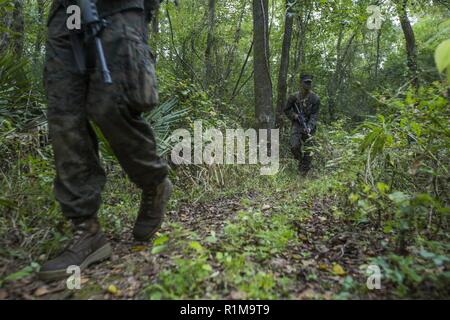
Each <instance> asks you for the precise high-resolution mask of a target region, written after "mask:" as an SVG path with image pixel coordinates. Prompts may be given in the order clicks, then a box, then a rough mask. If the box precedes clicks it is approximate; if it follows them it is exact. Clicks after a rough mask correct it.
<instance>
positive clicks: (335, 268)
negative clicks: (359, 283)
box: [333, 263, 347, 276]
mask: <svg viewBox="0 0 450 320" xmlns="http://www.w3.org/2000/svg"><path fill="white" fill-rule="evenodd" d="M333 273H334V274H335V275H338V276H345V275H346V274H347V272H345V270H344V268H342V266H341V265H340V264H337V263H336V264H334V265H333Z"/></svg>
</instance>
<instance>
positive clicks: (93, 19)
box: [77, 0, 112, 84]
mask: <svg viewBox="0 0 450 320" xmlns="http://www.w3.org/2000/svg"><path fill="white" fill-rule="evenodd" d="M77 4H78V6H79V7H80V9H81V16H82V21H83V25H84V28H85V40H86V41H87V42H89V41H91V40H94V43H95V47H96V51H97V56H98V60H99V62H100V68H101V70H102V76H103V82H104V83H105V84H112V79H111V73H110V71H109V69H108V65H107V63H106V58H105V53H104V51H103V45H102V40H101V39H100V33H101V32H102V31H103V29H104V28H105V27H106V25H107V22H106V20H104V19H100V18H99V16H98V10H97V6H96V4H95V1H94V0H77Z"/></svg>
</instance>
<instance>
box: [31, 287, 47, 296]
mask: <svg viewBox="0 0 450 320" xmlns="http://www.w3.org/2000/svg"><path fill="white" fill-rule="evenodd" d="M49 292H50V290H49V289H48V288H47V287H39V288H37V289H36V290H35V291H34V295H35V296H36V297H42V296H45V295H46V294H48V293H49Z"/></svg>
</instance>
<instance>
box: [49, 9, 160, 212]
mask: <svg viewBox="0 0 450 320" xmlns="http://www.w3.org/2000/svg"><path fill="white" fill-rule="evenodd" d="M108 20H109V22H110V25H109V27H108V28H106V29H105V30H104V31H103V33H102V36H101V37H102V41H103V46H104V50H105V56H106V58H107V60H108V65H109V67H110V70H111V76H112V79H113V85H110V86H108V85H105V84H104V83H103V80H102V77H101V74H100V72H99V71H93V72H90V73H87V74H82V73H81V72H80V71H79V70H78V68H77V65H76V63H75V58H74V54H73V51H72V46H71V42H70V37H69V33H68V31H67V29H66V14H65V10H64V9H62V8H61V9H60V10H58V12H56V14H55V15H54V16H53V19H51V21H50V23H49V31H48V41H47V55H46V63H45V69H44V83H45V88H46V92H47V98H48V112H47V117H48V124H49V131H50V139H51V143H52V146H53V151H54V157H55V166H56V179H55V183H54V190H55V196H56V199H57V201H58V202H59V203H60V205H61V208H62V211H63V213H64V215H65V216H66V217H68V218H78V217H89V216H93V215H95V214H96V213H97V211H98V209H99V207H100V204H101V191H102V189H103V187H104V184H105V181H106V177H105V172H104V170H103V169H102V167H101V165H100V160H99V154H98V141H97V137H96V135H95V133H94V131H93V129H92V127H91V125H90V122H91V121H92V122H94V123H95V124H96V125H97V126H98V127H99V129H100V130H101V131H102V133H103V135H104V136H105V138H106V139H107V141H108V142H109V144H110V146H111V148H112V150H113V151H114V153H115V155H116V157H117V159H118V160H119V162H120V164H121V165H122V167H123V169H124V171H125V172H126V173H127V175H128V176H129V178H130V180H131V181H132V182H134V183H135V184H136V185H137V186H138V187H140V188H142V189H149V188H153V187H154V186H156V185H158V184H159V183H160V182H161V181H162V180H163V179H164V178H165V177H166V176H167V173H168V167H167V164H166V163H165V162H164V161H163V160H162V159H161V158H160V157H159V156H158V155H157V152H156V142H155V136H154V133H153V131H152V129H151V127H150V126H149V124H148V123H147V122H146V121H145V120H144V119H143V118H142V117H141V113H142V112H143V111H147V110H148V109H150V108H151V106H148V105H143V104H142V105H140V104H139V102H137V103H134V102H135V101H137V100H138V99H139V98H142V97H143V96H144V98H145V95H146V94H148V93H149V92H150V93H152V92H153V94H154V91H156V78H155V74H154V73H155V72H154V61H153V60H150V59H152V57H151V53H150V50H149V48H148V47H147V44H146V42H145V39H146V36H145V34H146V28H147V27H146V25H145V22H144V14H143V13H142V12H140V11H137V10H134V11H133V10H130V11H124V12H119V13H116V14H114V15H112V16H110V17H109V18H108ZM97 65H98V63H97ZM142 70H143V71H142ZM150 76H151V77H150ZM149 86H150V87H149ZM153 98H154V97H153ZM156 99H157V98H156Z"/></svg>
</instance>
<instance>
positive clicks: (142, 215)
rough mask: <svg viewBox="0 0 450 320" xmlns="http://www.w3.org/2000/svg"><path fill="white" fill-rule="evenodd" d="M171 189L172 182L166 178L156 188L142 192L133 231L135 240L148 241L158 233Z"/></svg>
mask: <svg viewBox="0 0 450 320" xmlns="http://www.w3.org/2000/svg"><path fill="white" fill-rule="evenodd" d="M172 188H173V186H172V182H171V181H170V180H169V179H168V178H166V179H164V181H163V182H162V183H160V184H159V185H158V186H157V187H156V188H154V189H152V190H144V191H143V192H142V200H141V207H140V209H139V214H138V217H137V220H136V223H135V225H134V229H133V235H134V238H135V239H136V240H138V241H148V240H149V239H150V238H151V237H152V236H153V235H154V234H155V233H156V231H158V229H159V227H160V226H161V224H162V222H163V219H164V215H165V213H166V205H167V201H168V200H169V198H170V195H171V194H172Z"/></svg>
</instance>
